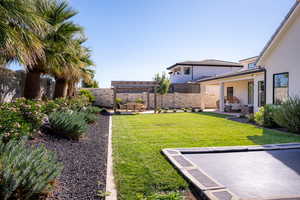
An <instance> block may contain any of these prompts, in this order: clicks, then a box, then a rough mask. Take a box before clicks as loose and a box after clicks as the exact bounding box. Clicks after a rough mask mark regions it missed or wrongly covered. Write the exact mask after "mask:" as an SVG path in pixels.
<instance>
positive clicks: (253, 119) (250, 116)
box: [246, 113, 255, 123]
mask: <svg viewBox="0 0 300 200" xmlns="http://www.w3.org/2000/svg"><path fill="white" fill-rule="evenodd" d="M246 117H247V119H248V121H249V122H252V123H253V122H255V118H254V114H252V113H251V114H248V115H246Z"/></svg>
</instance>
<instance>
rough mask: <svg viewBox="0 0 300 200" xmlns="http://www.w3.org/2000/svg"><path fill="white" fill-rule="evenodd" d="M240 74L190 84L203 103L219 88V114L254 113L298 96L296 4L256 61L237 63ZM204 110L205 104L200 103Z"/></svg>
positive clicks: (299, 16)
mask: <svg viewBox="0 0 300 200" xmlns="http://www.w3.org/2000/svg"><path fill="white" fill-rule="evenodd" d="M239 63H240V64H241V65H242V66H243V67H242V68H241V69H239V70H232V71H231V72H227V73H222V74H216V75H214V76H209V77H204V78H199V79H198V80H193V82H197V83H199V84H200V85H201V94H202V95H203V98H202V99H205V96H207V94H208V93H210V92H211V90H210V89H208V88H211V87H212V86H214V87H216V88H218V91H215V92H216V93H218V94H217V95H218V96H219V98H218V102H217V106H218V107H219V110H220V111H234V110H235V111H241V110H242V111H246V112H257V111H258V110H259V107H261V106H263V105H265V104H266V103H267V104H278V103H280V102H282V101H284V100H285V99H287V97H289V96H297V95H300V87H299V85H300V66H299V63H300V1H299V0H297V1H296V2H295V4H294V6H293V7H292V8H291V10H290V12H289V13H288V15H287V16H286V17H285V19H284V20H283V22H282V23H281V24H280V26H279V28H278V29H277V30H276V32H275V33H274V35H273V36H272V37H271V39H270V40H269V42H268V43H267V44H266V46H265V47H264V49H263V50H262V52H261V53H260V55H259V56H258V57H252V58H248V59H243V60H240V61H239ZM202 107H203V108H205V100H204V101H203V106H202Z"/></svg>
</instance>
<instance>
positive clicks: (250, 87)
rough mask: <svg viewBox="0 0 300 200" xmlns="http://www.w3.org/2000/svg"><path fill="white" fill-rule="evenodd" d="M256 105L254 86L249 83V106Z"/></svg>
mask: <svg viewBox="0 0 300 200" xmlns="http://www.w3.org/2000/svg"><path fill="white" fill-rule="evenodd" d="M253 103H254V84H253V82H248V104H249V105H253Z"/></svg>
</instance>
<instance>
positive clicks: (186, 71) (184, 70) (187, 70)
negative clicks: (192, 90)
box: [183, 67, 191, 75]
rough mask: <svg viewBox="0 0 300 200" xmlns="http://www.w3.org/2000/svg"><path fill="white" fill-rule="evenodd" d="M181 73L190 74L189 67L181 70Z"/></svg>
mask: <svg viewBox="0 0 300 200" xmlns="http://www.w3.org/2000/svg"><path fill="white" fill-rule="evenodd" d="M183 72H184V75H190V73H191V68H190V67H185V68H184V69H183Z"/></svg>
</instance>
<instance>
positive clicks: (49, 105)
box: [42, 100, 60, 115]
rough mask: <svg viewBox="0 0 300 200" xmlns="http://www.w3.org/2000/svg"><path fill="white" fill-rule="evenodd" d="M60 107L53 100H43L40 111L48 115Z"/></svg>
mask: <svg viewBox="0 0 300 200" xmlns="http://www.w3.org/2000/svg"><path fill="white" fill-rule="evenodd" d="M59 108H60V105H59V104H58V103H56V102H55V101H53V100H50V101H45V102H44V104H43V105H42V113H44V114H46V115H49V114H50V113H52V112H55V111H57V110H58V109H59Z"/></svg>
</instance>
